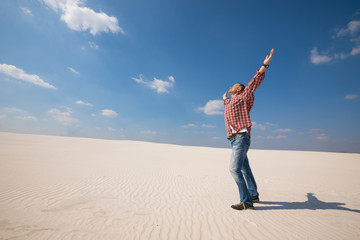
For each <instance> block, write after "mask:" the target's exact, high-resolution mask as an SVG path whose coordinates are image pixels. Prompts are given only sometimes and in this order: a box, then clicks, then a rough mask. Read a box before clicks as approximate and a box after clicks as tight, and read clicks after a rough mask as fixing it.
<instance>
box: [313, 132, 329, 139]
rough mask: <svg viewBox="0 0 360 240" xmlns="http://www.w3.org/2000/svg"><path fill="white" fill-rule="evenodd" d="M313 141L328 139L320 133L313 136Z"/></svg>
mask: <svg viewBox="0 0 360 240" xmlns="http://www.w3.org/2000/svg"><path fill="white" fill-rule="evenodd" d="M315 139H316V140H327V139H329V138H328V137H327V136H326V134H325V133H320V134H317V135H316V136H315Z"/></svg>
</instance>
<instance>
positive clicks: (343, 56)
mask: <svg viewBox="0 0 360 240" xmlns="http://www.w3.org/2000/svg"><path fill="white" fill-rule="evenodd" d="M358 54H360V45H359V46H356V47H353V48H352V49H351V51H350V52H349V53H337V54H335V58H340V59H346V58H348V57H352V56H355V55H358Z"/></svg>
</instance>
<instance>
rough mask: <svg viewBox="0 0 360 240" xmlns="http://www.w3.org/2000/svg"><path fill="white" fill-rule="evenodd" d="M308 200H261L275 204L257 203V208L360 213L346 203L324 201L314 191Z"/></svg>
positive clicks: (308, 196) (308, 195)
mask: <svg viewBox="0 0 360 240" xmlns="http://www.w3.org/2000/svg"><path fill="white" fill-rule="evenodd" d="M307 198H308V200H307V201H305V202H268V201H260V203H259V204H265V205H273V206H261V205H257V206H256V207H255V209H256V210H298V209H309V210H318V209H320V210H342V211H350V212H356V213H360V210H356V209H350V208H346V207H343V206H344V205H345V203H338V202H323V201H320V200H319V199H317V197H315V196H314V194H313V193H308V194H307Z"/></svg>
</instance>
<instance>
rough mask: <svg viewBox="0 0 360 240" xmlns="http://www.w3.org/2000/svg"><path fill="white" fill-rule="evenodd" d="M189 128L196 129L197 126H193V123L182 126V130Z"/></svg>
mask: <svg viewBox="0 0 360 240" xmlns="http://www.w3.org/2000/svg"><path fill="white" fill-rule="evenodd" d="M190 127H194V128H196V127H197V126H196V125H195V124H193V123H189V124H186V125H184V126H182V128H190Z"/></svg>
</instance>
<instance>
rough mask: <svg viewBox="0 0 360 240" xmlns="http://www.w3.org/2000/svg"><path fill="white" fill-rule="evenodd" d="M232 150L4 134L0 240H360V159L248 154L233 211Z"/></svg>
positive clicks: (0, 157)
mask: <svg viewBox="0 0 360 240" xmlns="http://www.w3.org/2000/svg"><path fill="white" fill-rule="evenodd" d="M230 153H231V150H230V148H229V149H220V148H206V147H188V146H176V145H169V144H155V143H146V142H134V141H114V140H98V139H86V138H69V137H54V136H40V135H26V134H14V133H0V240H5V239H37V240H39V239H86V240H89V239H96V240H99V239H109V240H114V239H206V240H208V239H226V240H229V239H276V240H279V239H301V240H303V239H326V240H329V239H349V240H350V239H351V240H353V239H360V154H345V153H323V152H299V151H269V150H250V151H249V159H250V164H251V167H252V169H253V172H254V175H255V178H256V180H257V183H258V187H259V192H260V200H261V202H260V203H258V204H255V210H246V211H236V210H233V209H231V208H230V205H231V204H234V203H237V202H238V201H239V196H238V192H237V188H236V185H235V182H234V180H233V179H232V177H231V175H230V173H229V171H228V164H229V158H230Z"/></svg>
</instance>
